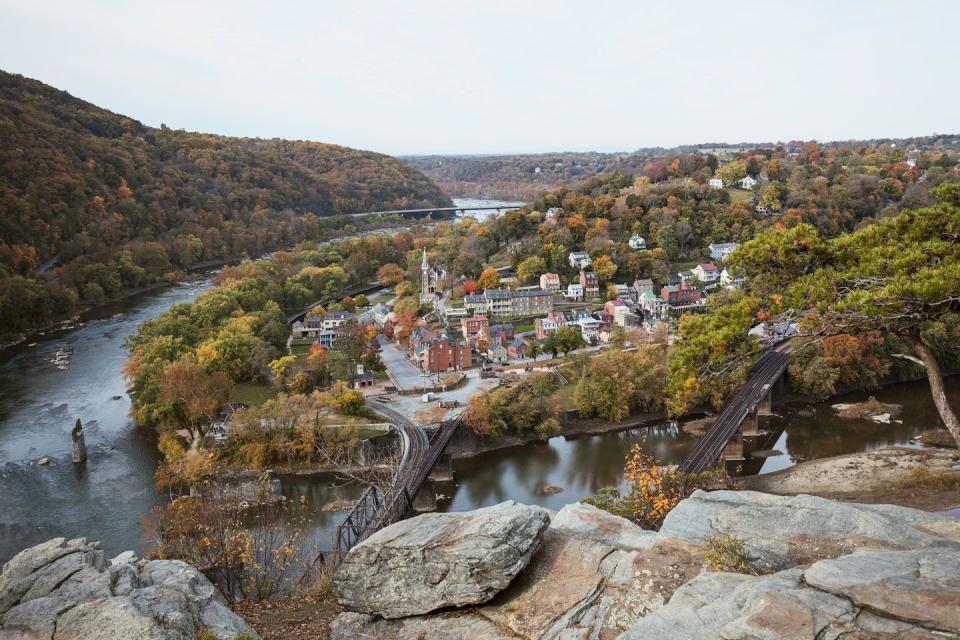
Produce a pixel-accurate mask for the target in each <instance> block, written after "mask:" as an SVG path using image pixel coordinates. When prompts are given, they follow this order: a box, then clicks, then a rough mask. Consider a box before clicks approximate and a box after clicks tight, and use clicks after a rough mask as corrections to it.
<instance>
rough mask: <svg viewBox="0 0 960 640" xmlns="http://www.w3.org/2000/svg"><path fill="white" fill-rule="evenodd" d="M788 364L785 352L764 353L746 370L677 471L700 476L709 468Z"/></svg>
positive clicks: (788, 357)
mask: <svg viewBox="0 0 960 640" xmlns="http://www.w3.org/2000/svg"><path fill="white" fill-rule="evenodd" d="M789 362H790V356H789V355H788V354H786V353H781V352H779V351H768V352H767V353H765V354H763V356H762V357H761V358H760V360H758V361H757V363H756V364H755V365H754V366H753V369H752V370H751V371H750V377H749V378H748V379H747V382H746V384H744V385H743V386H742V387H741V388H740V390H739V391H737V393H736V394H735V395H734V396H733V397H732V398H731V399H730V400H729V401H728V402H727V404H726V405H724V407H723V410H722V411H721V412H720V415H718V416H717V419H716V420H714V422H713V424H712V425H710V428H709V429H707V431H706V433H704V434H703V436H702V437H701V438H700V439H699V440H698V441H697V443H696V444H695V445H694V447H693V449H691V450H690V453H688V454H687V457H686V458H684V459H683V462H681V463H680V471H682V472H684V473H702V472H704V471H709V470H710V469H712V468H713V467H714V465H716V463H717V460H719V459H720V454H721V453H723V449H724V447H726V446H727V443H728V442H730V439H731V438H733V436H734V434H736V433H737V430H738V429H739V428H740V425H741V424H742V423H743V421H744V420H745V419H746V417H747V416H748V415H749V414H750V412H751V411H753V410H754V409H755V408H756V406H757V404H758V403H759V402H760V400H762V399H763V397H764V396H765V395H766V394H767V392H768V391H769V390H770V386H771V385H772V384H773V383H774V382H776V381H777V379H778V378H779V377H780V376H781V375H783V372H784V371H786V369H787V364H789Z"/></svg>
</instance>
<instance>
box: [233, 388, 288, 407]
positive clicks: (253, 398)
mask: <svg viewBox="0 0 960 640" xmlns="http://www.w3.org/2000/svg"><path fill="white" fill-rule="evenodd" d="M275 395H277V390H276V389H274V388H273V387H268V386H266V385H262V384H250V383H248V382H240V383H237V384H235V385H233V389H231V390H230V402H242V403H243V404H245V405H247V406H248V407H259V406H260V405H262V404H263V403H264V402H266V401H267V400H269V399H270V398H272V397H274V396H275Z"/></svg>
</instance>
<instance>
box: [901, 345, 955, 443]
mask: <svg viewBox="0 0 960 640" xmlns="http://www.w3.org/2000/svg"><path fill="white" fill-rule="evenodd" d="M901 337H902V338H903V339H904V341H905V342H906V343H907V344H908V345H910V349H912V350H913V352H914V353H915V354H917V357H918V358H920V360H922V361H923V366H924V367H926V369H927V380H928V381H929V382H930V392H931V393H932V394H933V404H934V405H936V407H937V411H938V412H939V413H940V418H941V419H942V420H943V424H944V426H946V427H947V431H949V432H950V435H952V436H953V439H954V440H956V441H957V446H958V447H960V419H958V418H957V414H956V413H954V411H953V408H952V407H951V406H950V402H949V401H948V400H947V391H946V389H945V388H944V386H943V373H942V372H941V371H940V363H939V362H937V357H936V356H935V355H933V352H932V351H930V349H929V348H928V347H927V345H925V344H923V342H921V341H920V339H919V338H917V337H915V336H901Z"/></svg>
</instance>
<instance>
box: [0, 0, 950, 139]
mask: <svg viewBox="0 0 960 640" xmlns="http://www.w3.org/2000/svg"><path fill="white" fill-rule="evenodd" d="M958 24H960V2H956V1H953V0H943V1H941V2H925V1H918V0H911V1H910V2H904V1H902V0H900V1H896V2H893V1H890V2H885V1H884V2H880V1H870V2H867V1H863V2H857V1H852V0H851V1H844V2H837V1H835V0H830V1H823V2H811V1H809V0H804V1H802V2H792V1H791V2H786V1H784V2H775V1H771V0H766V1H761V2H715V1H713V2H683V1H677V0H674V1H668V2H663V1H662V0H658V1H657V2H644V1H642V0H631V1H629V2H622V3H621V2H606V1H604V0H599V1H598V0H593V1H590V2H586V1H584V2H560V1H559V0H554V1H552V2H520V1H517V0H514V1H510V2H497V1H493V0H483V1H478V2H472V3H469V4H468V3H466V2H461V1H450V0H446V1H444V2H420V1H418V0H405V1H402V2H399V1H395V2H381V1H380V0H356V1H347V0H343V1H338V2H322V1H316V0H315V1H312V2H310V1H308V2H288V1H282V2H256V3H254V2H238V1H230V2H201V1H199V0H194V1H191V2H176V1H167V0H164V1H163V2H156V1H152V2H134V1H120V0H118V1H116V2H103V1H101V2H96V1H93V0H85V1H82V2H78V1H77V0H63V1H61V0H20V1H19V2H11V1H9V0H0V68H2V69H4V70H6V71H10V72H15V73H21V74H23V75H26V76H29V77H33V78H37V79H39V80H42V81H43V82H46V83H48V84H51V85H53V86H56V87H58V88H61V89H65V90H67V91H69V92H70V93H71V94H73V95H75V96H78V97H80V98H83V99H85V100H89V101H90V102H93V103H95V104H97V105H99V106H102V107H105V108H108V109H110V110H112V111H116V112H118V113H122V114H125V115H129V116H131V117H134V118H137V119H138V120H141V121H142V122H144V123H146V124H149V125H159V124H160V123H161V122H163V123H166V124H167V125H168V126H170V127H174V128H183V129H188V130H194V131H207V132H214V133H222V134H229V135H245V136H260V137H284V138H295V139H310V140H318V141H323V142H334V143H337V144H343V145H348V146H352V147H359V148H364V149H373V150H377V151H383V152H386V153H392V154H405V153H408V154H412V153H495V152H496V153H500V152H539V151H561V150H577V151H582V150H598V151H614V150H632V149H636V148H639V147H646V146H657V145H662V146H674V145H677V144H689V143H698V142H707V141H710V142H715V141H723V142H740V141H771V140H792V139H812V138H815V139H820V140H835V139H848V138H869V137H881V136H909V135H927V134H931V133H934V132H939V133H943V132H956V131H958V130H960V107H958V105H960V82H958V77H960V71H958V68H957V64H958V62H960V37H958V35H957V26H958Z"/></svg>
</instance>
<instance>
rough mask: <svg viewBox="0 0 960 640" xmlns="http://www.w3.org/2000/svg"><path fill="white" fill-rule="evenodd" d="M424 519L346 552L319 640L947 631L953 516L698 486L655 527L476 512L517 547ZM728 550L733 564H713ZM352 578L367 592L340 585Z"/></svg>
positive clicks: (954, 633)
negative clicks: (336, 601) (487, 544)
mask: <svg viewBox="0 0 960 640" xmlns="http://www.w3.org/2000/svg"><path fill="white" fill-rule="evenodd" d="M437 515H443V516H444V517H445V520H444V522H443V532H444V533H443V535H441V536H439V538H438V537H437V536H434V535H430V536H427V537H428V538H429V542H427V541H425V540H424V539H421V537H418V536H416V535H413V534H414V533H415V532H417V531H421V532H422V531H423V530H424V529H423V528H424V527H425V526H427V528H428V529H430V530H431V531H433V530H434V529H433V527H432V526H429V525H428V522H427V520H425V519H424V518H425V517H424V516H421V517H419V518H414V519H411V520H407V521H404V522H400V523H397V524H395V525H393V526H391V527H388V528H387V529H384V530H382V531H380V532H378V533H377V534H375V535H373V536H371V537H370V538H369V539H368V540H367V541H365V542H364V543H362V544H361V545H359V546H358V547H356V548H355V550H354V551H352V552H351V554H350V556H351V557H349V558H348V560H347V563H346V564H345V565H344V566H345V567H349V569H348V570H347V573H345V574H343V575H341V576H338V579H339V580H341V582H342V583H343V586H342V587H341V588H340V589H335V593H337V595H338V597H339V598H340V601H341V604H343V605H344V606H345V607H346V608H348V609H353V611H350V612H346V613H343V614H341V615H340V616H338V617H337V618H336V620H335V621H334V622H333V623H332V625H331V637H332V638H335V639H336V640H347V639H353V638H358V637H370V638H379V639H382V640H393V639H395V640H414V639H416V640H440V639H441V638H451V637H462V638H485V639H486V640H501V639H502V640H507V639H510V640H516V639H517V638H524V639H533V638H538V639H541V638H555V639H559V640H587V639H591V640H613V639H621V640H630V639H634V638H636V639H640V638H661V639H668V640H669V639H676V640H681V639H682V640H691V639H701V638H702V639H704V640H706V639H708V638H709V639H715V638H758V639H759V638H764V639H766V638H770V639H774V638H797V639H801V638H809V639H810V640H814V639H819V638H839V637H844V638H877V639H889V640H893V639H894V638H917V639H919V638H930V639H933V638H960V615H958V612H960V581H958V580H957V575H960V520H956V519H953V518H949V517H946V516H941V515H936V514H930V513H925V512H922V511H917V510H913V509H908V508H904V507H897V506H890V505H866V504H851V503H844V502H836V501H831V500H826V499H823V498H818V497H813V496H797V497H781V496H774V495H769V494H763V493H757V492H752V491H743V492H736V491H717V492H712V493H706V492H697V493H695V494H694V495H693V496H692V497H690V498H688V499H687V500H684V501H683V502H681V503H680V504H679V505H678V506H677V507H676V508H675V509H674V510H673V511H672V512H671V513H670V514H669V516H668V517H667V519H666V522H665V523H664V525H663V527H662V529H661V530H660V531H659V532H657V533H654V532H649V531H644V530H641V529H639V528H638V527H636V526H634V525H633V524H631V523H630V522H628V521H626V520H623V519H622V518H618V517H616V516H612V515H610V514H608V513H605V512H602V511H599V510H597V509H595V508H593V507H590V506H587V505H584V504H573V505H568V506H566V507H564V508H563V509H562V510H561V511H559V512H558V513H556V514H548V513H546V512H545V510H543V509H539V508H536V507H527V506H524V505H516V504H514V503H511V502H508V503H503V504H501V505H498V506H496V507H492V508H489V509H486V510H484V514H483V516H484V517H483V518H482V519H479V521H480V522H482V526H483V527H484V531H485V532H486V533H487V534H490V535H494V537H496V539H497V540H499V541H500V544H501V546H503V545H505V546H506V547H509V546H510V545H513V544H515V545H517V546H518V547H517V549H514V550H512V551H511V550H510V549H509V548H500V547H499V546H498V547H497V548H495V549H484V553H476V552H477V551H478V547H477V545H476V544H475V541H473V542H472V540H473V536H472V535H470V534H471V533H475V532H476V531H477V530H476V527H477V526H478V518H477V516H479V515H480V512H479V511H477V512H472V514H437ZM433 517H435V516H433ZM544 517H549V519H550V524H549V526H548V527H540V526H537V525H536V524H535V523H537V522H541V521H542V518H544ZM731 541H734V542H735V544H731ZM530 548H536V549H537V550H536V552H535V553H533V554H532V555H530V556H529V559H527V554H524V553H523V552H522V550H524V549H527V550H528V549H530ZM738 550H739V551H738ZM738 554H739V555H738ZM730 555H733V556H737V557H738V558H739V560H742V562H743V564H742V567H743V569H744V571H745V572H744V573H729V572H717V571H712V570H711V568H715V567H716V565H717V564H718V563H721V564H722V563H723V562H725V561H727V560H730V559H731V558H728V557H725V556H730ZM401 557H402V558H403V559H404V562H403V563H398V562H395V561H394V559H395V558H401ZM491 557H492V558H491ZM497 559H500V560H503V562H498V561H497ZM472 567H475V568H476V569H477V570H476V571H471V570H470V569H471V568H472ZM518 568H519V571H518V572H517V573H516V577H515V578H513V579H512V580H511V579H510V578H511V577H512V574H513V572H516V571H517V569H518ZM359 575H365V576H375V578H373V579H374V580H375V581H376V582H377V588H376V589H375V590H373V591H364V590H359V589H355V588H351V587H350V583H351V581H352V580H353V578H354V577H356V576H359ZM368 579H369V578H368ZM505 579H506V582H509V586H507V587H506V588H503V587H501V586H500V585H502V584H503V583H504V581H505ZM344 589H345V590H344ZM364 593H369V596H364ZM378 594H388V595H389V594H392V595H389V597H386V598H384V597H381V595H378ZM464 594H468V595H469V597H466V598H464V597H462V596H463V595H464ZM408 595H409V600H408V601H405V602H404V603H402V604H401V608H400V609H398V608H397V603H396V602H394V599H395V598H396V597H398V596H399V597H401V598H406V597H407V596H408ZM413 603H416V606H413V607H412V608H410V609H409V610H401V609H403V607H405V606H406V605H407V604H413ZM361 610H362V612H361ZM424 611H427V612H426V613H424Z"/></svg>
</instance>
